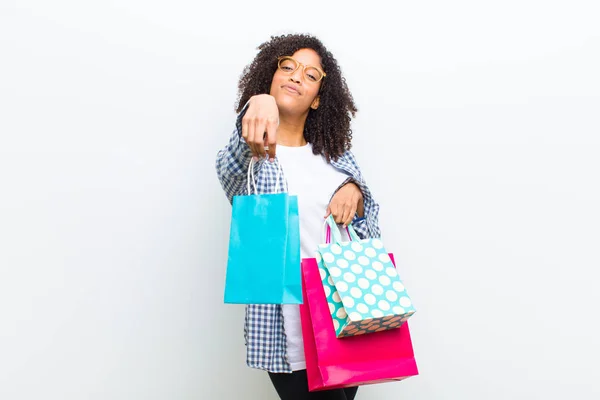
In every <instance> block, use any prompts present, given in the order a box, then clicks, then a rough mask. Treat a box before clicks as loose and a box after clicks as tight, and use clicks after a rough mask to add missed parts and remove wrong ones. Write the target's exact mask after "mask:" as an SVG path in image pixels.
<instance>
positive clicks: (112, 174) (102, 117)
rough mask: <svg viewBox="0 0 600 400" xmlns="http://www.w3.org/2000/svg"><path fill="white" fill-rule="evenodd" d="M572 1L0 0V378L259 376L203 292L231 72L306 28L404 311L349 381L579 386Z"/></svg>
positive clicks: (202, 388)
mask: <svg viewBox="0 0 600 400" xmlns="http://www.w3.org/2000/svg"><path fill="white" fill-rule="evenodd" d="M599 15H600V6H599V5H598V3H597V2H596V1H593V0H589V1H583V0H581V1H577V0H571V1H541V0H539V1H535V0H518V1H517V0H505V1H502V2H499V1H498V2H489V1H488V2H482V1H475V0H471V1H469V0H456V1H418V2H415V1H411V2H408V1H401V2H396V3H394V4H393V6H392V3H391V2H390V3H385V4H384V3H383V2H368V3H364V2H361V3H356V4H350V3H347V2H338V3H333V2H317V3H310V2H309V3H302V2H291V3H289V2H288V3H286V2H281V1H264V2H262V3H261V2H258V3H256V4H255V3H251V2H243V3H240V4H229V3H228V2H214V3H210V4H206V3H205V2H202V1H191V0H175V1H170V2H166V1H163V2H157V1H152V2H149V1H141V0H138V1H136V0H119V1H102V2H81V1H65V0H60V1H58V0H57V1H51V2H49V1H6V0H2V1H1V2H0V58H1V61H0V134H1V135H0V191H1V196H0V399H2V400H13V399H14V400H16V399H19V400H21V399H39V398H44V399H57V400H59V399H60V400H72V399H73V400H74V399H77V400H80V399H90V400H96V399H98V400H100V399H102V400H106V399H111V400H112V399H114V400H118V399H127V400H131V399H144V400H151V399H161V400H162V399H165V400H166V399H178V400H179V399H236V398H241V397H238V396H240V392H241V393H243V396H245V397H244V398H246V399H256V400H258V399H261V400H262V399H275V398H276V396H275V394H274V391H273V389H272V388H271V386H270V383H269V381H268V378H267V376H266V374H264V373H263V372H259V371H253V370H250V369H248V368H247V367H245V364H244V346H243V338H242V325H243V309H242V306H231V305H229V306H226V305H224V304H222V291H223V283H224V275H225V259H226V248H227V240H228V230H229V218H230V214H229V212H230V207H229V205H228V203H227V201H226V199H225V196H224V195H223V193H222V191H221V188H220V186H219V184H218V181H217V178H216V174H215V171H214V167H213V164H214V157H215V154H216V151H217V150H218V149H219V148H220V147H221V146H223V145H225V143H226V140H227V137H228V135H229V133H230V131H231V129H232V128H233V121H234V112H233V106H234V101H235V97H236V84H237V78H238V77H239V74H240V73H241V70H242V68H243V67H244V65H245V64H246V63H248V62H249V61H250V60H251V59H252V58H253V57H254V54H255V47H256V46H257V45H258V44H260V43H261V42H263V41H264V40H266V39H268V37H269V36H270V35H271V34H278V33H283V32H294V31H296V32H312V33H314V34H316V35H318V36H319V37H321V39H322V40H323V41H324V42H325V43H326V44H327V45H328V46H329V47H330V49H331V50H332V51H333V52H334V54H336V55H337V58H338V59H339V62H340V63H341V65H342V68H343V71H344V72H345V74H346V77H347V80H348V82H349V85H350V88H351V89H352V90H353V93H354V96H355V98H356V101H357V103H358V106H359V108H360V113H359V116H358V118H357V119H356V121H355V125H354V130H355V152H356V154H357V156H358V158H359V160H360V161H361V164H362V167H363V169H364V173H365V175H366V177H367V179H368V180H369V182H370V184H371V186H372V189H373V191H374V193H375V195H376V196H377V198H378V200H379V202H380V203H381V205H382V215H381V225H382V229H383V235H384V240H385V242H386V244H387V247H388V248H389V250H391V251H393V252H394V253H395V254H396V259H397V260H398V262H399V268H400V269H401V270H402V275H403V277H404V280H405V281H406V284H407V286H408V287H409V288H410V291H411V295H412V297H413V299H414V302H415V303H416V305H417V307H418V308H419V312H418V313H417V315H416V316H415V317H414V319H413V320H412V325H411V327H412V331H413V336H414V345H415V351H416V355H417V359H418V363H419V366H420V370H421V375H420V376H419V377H414V378H411V379H409V380H407V381H404V382H400V383H390V384H384V385H378V386H370V387H365V388H363V389H361V391H360V395H359V396H358V399H382V400H383V399H427V400H438V399H461V400H471V399H472V400H481V399H489V400H497V399H547V400H550V399H564V398H572V399H592V398H599V396H600V386H599V383H598V376H600V367H598V359H599V358H600V349H599V344H598V335H599V334H600V331H599V329H598V323H597V308H598V305H599V304H600V296H599V294H598V277H599V274H598V270H599V269H600V256H599V252H598V248H599V244H600V211H599V206H598V205H599V204H600V188H599V176H598V175H599V174H598V171H600V160H599V155H600V116H599V111H600V78H599V72H598V71H600V24H599V23H598V20H599V18H598V17H599Z"/></svg>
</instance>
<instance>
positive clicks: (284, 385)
mask: <svg viewBox="0 0 600 400" xmlns="http://www.w3.org/2000/svg"><path fill="white" fill-rule="evenodd" d="M269 377H270V378H271V382H273V386H275V390H277V394H278V395H279V398H280V399H281V400H353V399H354V396H356V391H357V390H358V388H357V387H351V388H345V389H333V390H320V391H318V392H309V391H308V379H307V378H306V370H305V369H303V370H301V371H294V372H293V373H291V374H272V373H270V372H269Z"/></svg>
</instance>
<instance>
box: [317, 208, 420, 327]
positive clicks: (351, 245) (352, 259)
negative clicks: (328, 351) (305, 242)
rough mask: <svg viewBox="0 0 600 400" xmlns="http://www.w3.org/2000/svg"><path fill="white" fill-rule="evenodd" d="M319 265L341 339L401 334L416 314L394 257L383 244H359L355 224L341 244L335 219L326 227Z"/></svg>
mask: <svg viewBox="0 0 600 400" xmlns="http://www.w3.org/2000/svg"><path fill="white" fill-rule="evenodd" d="M325 223H326V226H327V232H328V233H329V234H328V235H327V236H326V239H325V244H320V245H319V248H318V252H317V257H316V258H317V264H318V266H319V272H320V273H321V281H322V283H323V288H324V290H325V295H326V297H327V302H328V303H329V311H330V312H331V317H332V318H333V327H334V329H335V333H336V336H337V337H338V338H342V337H347V336H358V335H363V334H366V333H373V332H381V331H385V330H389V329H395V328H399V327H400V326H402V324H404V322H406V320H408V319H409V318H410V317H411V316H412V315H413V314H414V313H415V312H416V309H415V307H414V305H413V303H412V300H411V298H410V296H409V295H408V293H407V292H406V288H405V287H404V283H403V282H402V280H401V279H400V276H399V275H398V272H397V270H396V267H395V265H394V264H393V262H392V258H391V257H390V256H391V254H390V253H388V251H387V250H386V249H385V247H384V245H383V242H382V241H381V239H379V238H373V239H363V240H361V239H360V238H359V237H358V235H357V234H356V231H355V230H354V228H353V227H352V224H350V225H348V228H347V229H348V236H349V237H350V240H351V241H350V242H342V237H341V235H340V231H339V229H338V227H337V224H336V223H335V221H334V219H333V216H331V215H330V216H329V217H328V218H327V220H326V221H325Z"/></svg>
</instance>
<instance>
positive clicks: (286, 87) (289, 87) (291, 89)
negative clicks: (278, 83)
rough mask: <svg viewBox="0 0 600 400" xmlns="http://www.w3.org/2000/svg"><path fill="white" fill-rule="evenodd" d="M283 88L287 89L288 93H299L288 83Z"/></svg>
mask: <svg viewBox="0 0 600 400" xmlns="http://www.w3.org/2000/svg"><path fill="white" fill-rule="evenodd" d="M283 88H284V89H285V90H287V91H288V92H290V93H294V94H300V92H299V91H297V90H296V89H294V88H293V87H291V86H289V85H284V86H283Z"/></svg>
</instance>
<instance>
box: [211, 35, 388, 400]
mask: <svg viewBox="0 0 600 400" xmlns="http://www.w3.org/2000/svg"><path fill="white" fill-rule="evenodd" d="M258 50H259V52H258V54H257V55H256V57H255V58H254V60H253V61H252V63H250V64H249V65H248V66H247V67H246V68H245V69H244V71H243V74H242V76H241V78H240V81H239V85H238V88H239V101H238V104H237V112H238V113H239V115H238V118H237V121H236V129H235V130H234V131H233V134H232V136H231V138H230V140H229V143H228V144H227V146H226V147H225V148H224V149H223V150H221V151H219V153H218V155H217V165H216V167H217V174H218V176H219V180H220V181H221V185H222V186H223V189H224V190H225V193H226V195H227V197H228V199H229V201H230V202H231V201H232V198H233V196H236V195H240V194H247V193H246V191H247V189H246V186H247V185H246V179H247V178H246V177H247V172H248V167H249V164H250V160H251V158H254V160H255V163H254V167H253V168H254V172H255V179H256V182H257V189H258V193H272V192H274V191H275V189H276V187H277V185H283V186H279V187H284V186H285V184H287V188H288V191H289V193H290V194H293V195H297V196H298V203H299V215H300V247H301V255H302V257H303V258H309V257H314V254H315V252H316V249H317V246H318V244H320V243H321V235H322V229H323V221H324V218H326V217H328V216H329V215H330V214H332V215H333V217H334V219H335V221H336V222H337V223H338V224H343V225H344V226H346V225H348V224H349V223H352V225H353V227H354V228H355V230H356V231H357V233H358V235H359V236H361V238H367V237H379V235H380V233H379V225H378V213H379V205H378V204H377V203H376V202H375V201H374V200H373V197H372V195H371V192H370V190H369V188H368V187H367V185H366V182H365V180H364V178H363V176H362V173H361V171H360V168H359V167H358V164H357V163H356V160H355V158H354V155H353V154H352V153H351V152H350V147H351V140H352V131H351V129H350V120H351V118H352V117H353V116H354V115H355V113H356V111H357V109H356V106H355V105H354V101H353V99H352V95H351V94H350V91H349V89H348V86H347V85H346V81H345V79H344V78H343V77H342V74H341V70H340V67H339V66H338V64H337V61H336V59H335V58H334V57H333V55H332V54H331V53H330V52H329V51H328V50H327V49H326V48H325V46H324V45H323V44H322V43H321V41H320V40H318V39H317V38H315V37H313V36H310V35H283V36H277V37H272V38H271V40H269V41H268V42H265V43H263V44H261V45H260V46H259V47H258ZM279 165H281V167H282V170H283V174H282V175H281V176H280V182H276V177H277V176H278V174H277V173H278V169H279ZM284 182H285V183H284ZM342 231H344V230H342ZM346 240H347V238H346ZM244 336H245V339H246V346H247V364H248V365H249V366H250V367H253V368H259V369H264V370H266V371H268V372H269V376H270V378H271V381H272V382H273V385H274V386H275V389H276V390H277V393H278V394H279V396H280V398H281V399H282V400H308V399H323V400H351V399H354V397H355V395H356V391H357V388H348V389H336V390H328V391H321V392H312V393H310V392H308V384H307V378H306V363H305V359H304V347H303V341H302V330H301V325H300V315H299V306H297V305H276V304H266V305H265V304H257V305H249V306H247V308H246V321H245V335H244Z"/></svg>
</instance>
